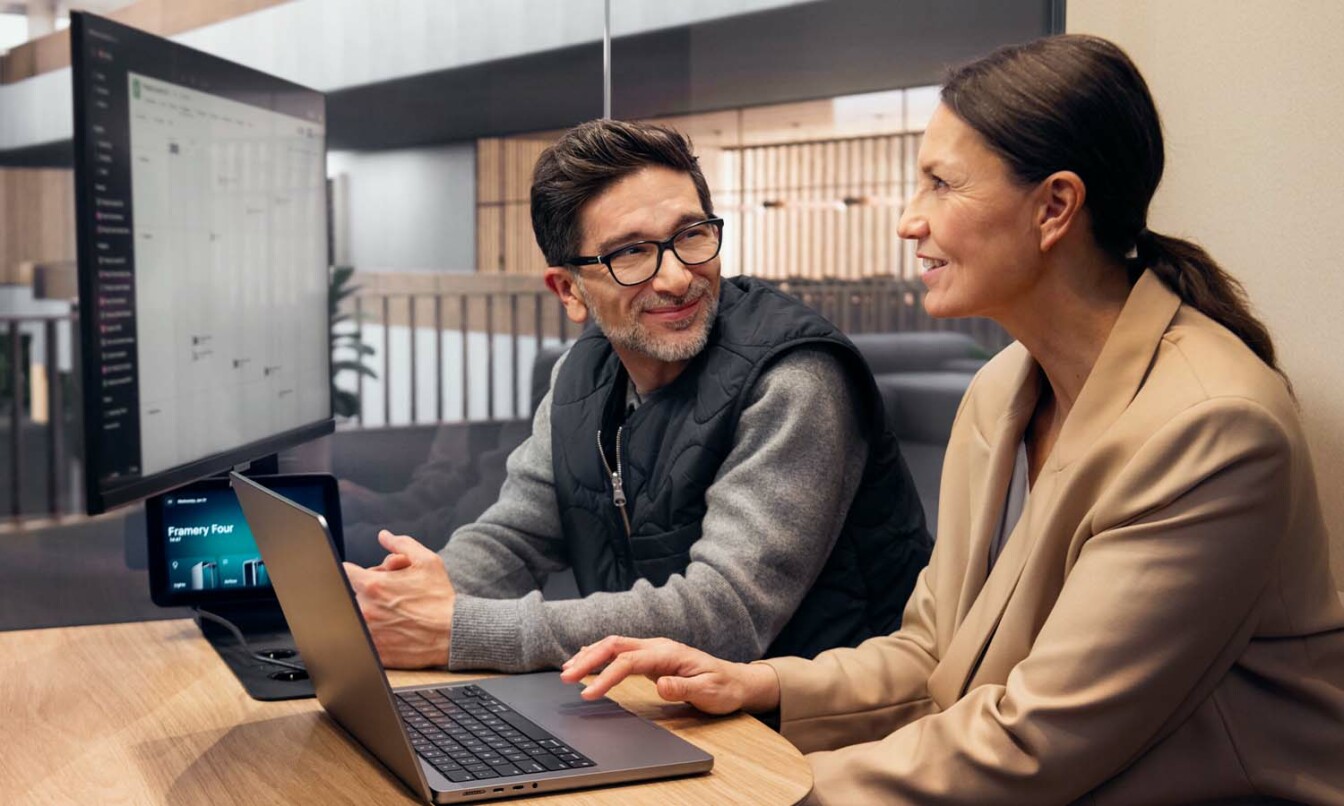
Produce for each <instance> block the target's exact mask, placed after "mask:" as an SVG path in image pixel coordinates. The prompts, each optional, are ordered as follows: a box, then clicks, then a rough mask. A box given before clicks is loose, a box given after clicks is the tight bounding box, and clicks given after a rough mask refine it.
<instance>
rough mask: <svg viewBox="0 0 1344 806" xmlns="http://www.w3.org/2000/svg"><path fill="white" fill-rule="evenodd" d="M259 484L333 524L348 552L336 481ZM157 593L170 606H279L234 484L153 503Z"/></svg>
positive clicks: (150, 519)
mask: <svg viewBox="0 0 1344 806" xmlns="http://www.w3.org/2000/svg"><path fill="white" fill-rule="evenodd" d="M257 481H258V482H259V483H261V484H263V485H265V486H266V487H269V488H271V489H274V490H275V491H277V492H279V493H281V494H282V495H284V496H286V497H287V498H290V499H292V500H293V501H295V502H296V503H298V504H300V505H301V506H303V507H306V508H308V509H311V510H312V511H314V512H317V513H319V514H320V515H322V516H323V517H324V518H326V520H327V524H328V527H329V529H330V531H331V535H332V539H333V540H334V541H335V542H336V545H337V547H338V549H339V548H341V545H342V539H341V519H340V503H339V498H338V494H337V491H336V480H335V478H334V477H332V476H330V475H325V474H294V475H284V476H262V477H258V478H257ZM146 516H147V517H146V520H147V523H148V531H149V565H150V594H151V597H152V598H153V600H154V602H155V603H156V604H158V605H162V606H164V607H178V606H193V605H204V604H214V605H218V604H220V603H227V602H247V601H262V600H272V601H273V600H274V599H275V592H274V591H273V590H272V588H271V580H270V574H269V572H268V571H267V570H266V563H265V562H264V561H263V560H262V558H261V552H260V551H259V550H258V549H257V544H256V541H255V540H254V539H253V536H252V531H251V529H250V528H249V527H248V524H247V520H246V518H244V517H243V511H242V508H241V507H240V506H239V505H238V498H237V496H236V495H235V494H234V492H233V490H232V489H230V488H229V485H228V479H223V478H218V479H206V480H204V481H200V482H196V483H194V484H189V485H187V486H186V487H182V488H179V489H177V490H174V491H173V492H170V493H166V494H164V495H160V496H156V497H155V498H152V499H150V500H149V501H148V502H147V503H146Z"/></svg>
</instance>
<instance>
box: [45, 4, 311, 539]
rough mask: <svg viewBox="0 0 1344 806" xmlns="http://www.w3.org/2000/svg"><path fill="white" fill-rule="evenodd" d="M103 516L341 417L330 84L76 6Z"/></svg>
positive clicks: (83, 327) (83, 238) (93, 443)
mask: <svg viewBox="0 0 1344 806" xmlns="http://www.w3.org/2000/svg"><path fill="white" fill-rule="evenodd" d="M71 36H72V38H71V47H72V63H73V70H72V72H73V75H74V99H75V188H76V203H77V206H78V217H77V230H78V244H79V249H78V252H79V281H80V288H79V291H80V335H81V355H80V358H81V361H82V364H83V367H82V373H81V374H82V378H83V384H84V386H83V395H82V402H83V417H84V434H85V454H86V460H87V467H86V468H85V478H86V481H85V491H86V500H87V509H88V511H89V513H90V514H95V513H98V512H101V511H103V510H105V509H107V508H108V507H112V506H116V505H118V504H123V503H128V502H130V501H135V500H138V499H140V498H144V497H146V496H148V495H152V494H155V493H158V492H162V491H164V490H167V489H171V488H173V487H176V486H179V485H182V484H185V483H187V482H189V481H192V480H193V479H196V478H200V477H202V476H206V475H209V474H212V473H218V472H222V471H224V470H227V469H229V468H230V467H232V466H234V465H237V464H240V463H242V462H246V461H249V460H252V459H256V458H258V457H260V456H262V455H265V454H268V453H272V452H274V451H277V450H280V449H281V448H285V447H289V446H291V445H294V444H298V443H299V442H303V441H306V440H308V439H312V438H314V437H316V436H320V435H322V434H325V433H328V432H330V431H331V429H332V419H331V392H330V353H329V346H328V345H329V341H328V338H329V336H328V329H329V314H328V308H327V305H328V303H327V277H328V255H327V195H326V129H325V115H326V111H325V109H326V107H325V99H324V97H323V96H322V94H321V93H319V92H316V91H314V90H310V89H306V88H304V87H300V86H298V85H295V84H292V83H290V82H287V81H283V80H281V79H278V78H274V77H272V76H268V75H265V74H263V73H260V72H258V71H256V70H252V69H250V68H246V67H242V66H240V65H237V64H233V63H231V62H227V61H224V60H222V59H219V58H216V57H213V56H210V55H207V54H204V53H201V52H199V51H195V50H192V49H190V48H187V47H184V46H182V45H178V44H176V43H174V42H171V41H168V40H166V39H161V38H159V37H155V36H151V35H149V34H146V33H143V32H140V31H137V30H135V29H132V28H127V27H125V26H123V25H118V24H116V23H113V22H110V21H108V20H105V19H102V18H100V17H96V16H92V15H89V14H82V13H77V14H74V15H72V21H71Z"/></svg>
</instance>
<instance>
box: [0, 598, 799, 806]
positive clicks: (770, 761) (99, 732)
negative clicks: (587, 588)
mask: <svg viewBox="0 0 1344 806" xmlns="http://www.w3.org/2000/svg"><path fill="white" fill-rule="evenodd" d="M470 676H479V675H470ZM470 676H468V675H454V674H450V673H447V672H392V673H391V674H390V675H389V678H390V681H391V683H392V685H393V686H404V685H417V684H424V683H437V682H448V681H453V680H461V679H466V678H467V677H470ZM613 699H615V700H617V701H619V702H620V703H621V704H622V705H624V706H625V707H626V708H628V709H630V710H631V711H633V712H635V713H637V714H640V715H642V716H644V717H647V718H649V719H652V720H653V721H655V722H657V723H658V724H659V725H662V726H663V727H664V728H667V729H669V730H671V731H673V732H674V733H676V734H678V735H680V736H681V737H682V738H684V739H686V740H687V741H690V742H691V743H693V744H695V745H697V746H699V747H700V748H702V749H703V750H705V751H707V752H709V753H712V754H713V755H714V769H713V771H712V772H710V773H709V774H707V775H700V776H694V777H690V778H682V779H674V780H668V781H657V782H651V783H643V784H635V785H629V786H614V787H605V788H601V789H590V790H578V791H575V792H567V793H557V794H553V795H545V796H541V797H536V798H518V799H512V800H508V801H504V802H506V803H511V804H512V803H539V804H541V803H544V804H550V806H560V804H585V805H591V806H597V805H598V804H640V803H649V804H658V806H668V805H669V804H723V803H730V802H732V803H753V804H770V803H795V802H797V801H799V800H801V799H802V798H803V797H804V796H805V795H806V794H807V792H808V790H809V789H810V788H811V786H812V776H811V772H810V771H809V769H808V766H807V763H806V761H805V760H804V759H803V757H802V756H801V754H799V752H798V750H797V749H796V748H794V747H793V745H791V744H789V743H788V742H787V741H785V740H784V739H783V738H782V737H780V736H779V735H778V734H777V733H775V732H774V731H772V730H770V729H769V728H768V727H766V726H765V725H763V724H761V723H760V722H758V721H757V720H755V719H753V718H752V717H749V716H746V715H743V714H735V715H732V716H727V717H710V716H706V715H704V714H701V713H699V712H697V711H695V710H694V709H692V708H690V707H689V706H684V705H673V704H669V703H665V702H663V701H662V700H660V699H658V696H657V694H656V693H654V690H653V686H652V684H651V683H649V682H648V681H647V680H645V679H643V678H635V679H631V680H627V681H625V682H624V683H622V684H621V685H620V686H619V687H617V689H616V690H615V691H614V692H613ZM0 748H3V750H2V751H0V801H3V802H5V803H7V804H14V803H44V804H45V803H59V804H66V803H74V802H78V801H84V802H98V803H100V804H123V803H124V804H150V803H165V804H174V806H177V804H195V803H211V804H270V803H275V804H287V803H299V802H304V803H318V802H321V803H351V804H355V803H359V804H368V803H380V804H382V803H393V804H395V803H406V804H411V803H417V802H419V801H418V799H417V798H415V797H414V796H412V795H411V793H410V792H409V791H408V790H407V789H406V788H405V787H404V786H403V785H402V784H401V782H400V781H399V780H398V779H396V778H395V777H394V776H393V775H392V774H391V773H389V772H388V771H387V770H385V769H384V768H383V767H382V765H381V764H379V763H378V762H377V761H376V760H375V759H374V758H373V757H372V756H370V755H369V754H368V753H366V752H365V751H364V750H363V749H362V748H361V747H359V745H357V744H355V743H354V742H353V740H350V739H348V738H347V737H346V735H345V733H344V732H343V731H342V730H341V729H340V728H339V727H337V725H336V724H335V722H333V721H332V720H331V719H330V718H329V717H327V716H326V714H325V713H324V712H323V711H322V709H321V706H319V705H318V703H317V701H316V700H314V699H305V700H290V701H285V702H258V701H256V700H253V699H251V698H250V697H248V696H247V694H246V693H245V692H244V691H243V689H242V686H241V685H239V683H238V681H237V680H236V679H235V678H234V676H233V673H232V672H230V671H229V669H228V667H227V666H225V665H224V663H223V661H221V660H220V659H219V658H218V656H216V654H215V652H214V650H213V649H212V648H211V647H210V645H209V644H208V643H207V642H206V641H205V639H204V638H202V637H201V634H200V631H199V629H197V627H196V625H195V624H193V623H192V622H190V621H153V622H140V623H135V624H115V625H104V626H95V627H64V628H58V629H49V630H28V631H21V632H8V633H0Z"/></svg>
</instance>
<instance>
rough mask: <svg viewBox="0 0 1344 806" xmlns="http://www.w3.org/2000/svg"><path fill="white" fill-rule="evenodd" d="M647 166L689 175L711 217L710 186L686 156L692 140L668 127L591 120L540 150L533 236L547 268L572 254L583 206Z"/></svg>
mask: <svg viewBox="0 0 1344 806" xmlns="http://www.w3.org/2000/svg"><path fill="white" fill-rule="evenodd" d="M650 165H660V166H662V167H665V168H671V169H672V170H674V171H681V172H682V173H685V174H687V175H689V176H690V177H691V181H692V182H694V183H695V191H696V193H697V194H698V195H699V196H700V206H701V207H703V208H704V213H705V215H706V216H712V215H714V207H713V202H712V201H711V200H710V198H709V184H708V183H707V182H705V175H704V173H703V172H701V170H700V162H699V161H698V160H697V159H696V158H695V154H694V153H692V152H691V141H690V140H689V139H688V138H687V137H686V136H685V135H683V134H681V133H680V132H678V131H675V130H673V129H669V128H666V127H664V126H654V125H651V124H646V123H629V122H626V121H620V120H607V119H603V120H592V121H589V122H587V123H580V124H579V125H578V126H575V127H574V128H572V129H570V130H569V131H567V132H565V133H564V134H563V135H561V136H560V139H559V140H557V141H556V142H555V143H554V144H553V145H551V146H550V147H549V148H547V149H546V150H545V151H543V152H542V153H541V156H540V157H539V158H538V159H537V165H536V167H535V168H534V169H533V170H532V233H533V234H534V235H535V236H536V238H537V246H539V247H541V252H542V254H544V255H545V256H546V265H548V266H563V265H565V263H566V262H567V261H569V260H571V259H573V258H574V257H575V256H576V255H577V253H578V248H579V241H580V238H581V236H582V233H581V232H580V229H579V213H580V212H581V211H582V210H583V205H585V204H587V203H588V201H589V200H591V199H593V198H596V197H597V196H598V195H599V194H601V193H602V191H604V190H606V189H607V188H608V187H610V186H611V185H612V183H614V182H616V181H617V180H619V179H623V178H624V177H626V176H629V175H630V174H632V173H634V172H635V171H638V170H639V169H641V168H645V167H648V166H650Z"/></svg>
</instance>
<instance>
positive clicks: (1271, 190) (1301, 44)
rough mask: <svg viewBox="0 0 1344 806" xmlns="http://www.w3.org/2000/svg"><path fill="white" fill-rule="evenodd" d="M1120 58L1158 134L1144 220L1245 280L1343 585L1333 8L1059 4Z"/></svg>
mask: <svg viewBox="0 0 1344 806" xmlns="http://www.w3.org/2000/svg"><path fill="white" fill-rule="evenodd" d="M1068 30H1069V32H1070V33H1090V34H1098V35H1100V36H1105V37H1107V38H1108V39H1111V40H1112V41H1114V42H1116V43H1117V44H1119V45H1120V46H1121V47H1123V48H1125V49H1126V50H1127V51H1128V52H1129V54H1130V56H1131V57H1132V58H1133V59H1134V61H1135V62H1136V63H1137V64H1138V66H1139V69H1140V70H1142V71H1143V73H1144V76H1145V77H1146V78H1147V79H1148V83H1149V86H1150V87H1151V89H1152V92H1153V95H1154V97H1155V98H1156V99H1157V106H1158V109H1159V111H1160V112H1161V114H1162V118H1163V123H1164V125H1165V127H1166V136H1167V172H1166V179H1165V181H1164V182H1163V183H1162V187H1161V188H1160V189H1159V191H1158V194H1157V198H1156V200H1155V201H1154V206H1153V210H1152V215H1151V217H1150V220H1149V224H1150V226H1151V228H1152V229H1154V230H1155V231H1158V232H1164V233H1170V234H1178V235H1182V236H1186V237H1191V238H1193V239H1195V240H1197V241H1199V242H1201V243H1202V244H1203V245H1204V246H1205V247H1206V248H1207V249H1209V251H1210V252H1211V253H1212V254H1213V255H1214V256H1215V257H1217V258H1218V259H1219V260H1220V262H1222V263H1223V265H1224V267H1225V268H1227V269H1228V270H1229V271H1230V272H1232V273H1233V274H1234V275H1236V276H1237V277H1238V278H1239V279H1241V281H1242V282H1243V283H1245V285H1246V288H1247V291H1248V292H1249V293H1250V296H1251V299H1252V301H1253V302H1254V303H1255V305H1256V307H1257V308H1258V310H1259V312H1260V313H1261V315H1262V316H1263V318H1264V319H1265V320H1266V322H1267V324H1268V325H1269V327H1270V330H1271V331H1272V333H1273V335H1274V340H1275V342H1276V344H1277V346H1278V349H1279V354H1280V356H1281V361H1282V364H1283V366H1284V367H1285V369H1287V371H1288V374H1289V376H1290V377H1291V378H1292V380H1293V383H1294V384H1295V386H1296V388H1297V394H1298V398H1299V399H1300V401H1301V404H1302V419H1303V422H1304V423H1305V424H1306V428H1307V432H1308V435H1309V437H1310V439H1311V445H1312V451H1313V454H1314V458H1315V461H1316V469H1317V480H1318V482H1319V484H1320V486H1321V494H1322V498H1323V500H1324V506H1325V513H1326V518H1327V520H1328V522H1329V524H1330V527H1331V531H1332V533H1333V535H1334V538H1333V555H1332V558H1331V564H1332V566H1333V568H1334V573H1335V579H1336V581H1337V582H1338V583H1339V584H1340V587H1341V589H1344V81H1341V80H1340V76H1341V75H1344V3H1340V2H1337V0H1291V1H1290V2H1285V1H1284V0H1272V1H1271V0H1237V2H1227V1H1226V0H1181V2H1172V1H1171V0H1069V4H1068Z"/></svg>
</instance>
